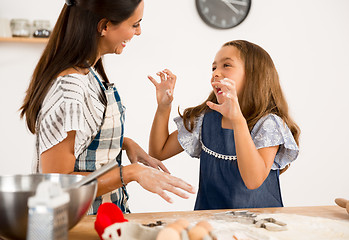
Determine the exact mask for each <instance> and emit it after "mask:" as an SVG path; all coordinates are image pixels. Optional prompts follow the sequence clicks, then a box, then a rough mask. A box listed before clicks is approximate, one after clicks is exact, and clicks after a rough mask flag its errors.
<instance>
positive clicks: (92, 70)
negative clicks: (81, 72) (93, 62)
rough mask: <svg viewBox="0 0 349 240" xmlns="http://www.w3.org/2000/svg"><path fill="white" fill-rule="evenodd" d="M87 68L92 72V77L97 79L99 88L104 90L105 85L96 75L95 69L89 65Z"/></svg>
mask: <svg viewBox="0 0 349 240" xmlns="http://www.w3.org/2000/svg"><path fill="white" fill-rule="evenodd" d="M89 70H90V72H91V73H92V75H93V76H94V78H95V79H96V80H97V82H98V83H99V85H100V86H101V88H102V89H103V90H104V91H105V90H106V89H105V87H104V85H103V83H102V81H101V80H100V79H99V77H98V76H97V74H96V72H95V70H94V69H93V68H92V67H89Z"/></svg>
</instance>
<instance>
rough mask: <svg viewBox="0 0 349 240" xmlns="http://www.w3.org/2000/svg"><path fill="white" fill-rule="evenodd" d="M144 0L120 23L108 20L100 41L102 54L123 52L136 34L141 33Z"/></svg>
mask: <svg viewBox="0 0 349 240" xmlns="http://www.w3.org/2000/svg"><path fill="white" fill-rule="evenodd" d="M143 9H144V1H141V2H140V3H139V5H138V6H137V8H136V9H135V11H134V13H133V14H132V15H131V17H129V18H128V19H126V20H125V21H123V22H121V23H120V24H118V25H113V24H112V23H111V22H108V23H107V25H106V28H105V29H103V30H102V32H101V35H102V37H101V40H100V43H99V49H100V55H104V54H107V53H115V54H121V53H122V51H123V49H124V48H125V47H126V44H127V43H128V42H129V41H131V39H132V38H133V36H134V35H137V36H138V35H140V34H141V26H140V22H141V20H142V17H143Z"/></svg>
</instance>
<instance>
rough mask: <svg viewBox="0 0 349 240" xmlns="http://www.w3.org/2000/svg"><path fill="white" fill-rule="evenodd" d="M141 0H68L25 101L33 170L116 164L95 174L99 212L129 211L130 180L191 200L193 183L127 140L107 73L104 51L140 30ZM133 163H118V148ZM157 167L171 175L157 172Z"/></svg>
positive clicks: (117, 50) (116, 49)
mask: <svg viewBox="0 0 349 240" xmlns="http://www.w3.org/2000/svg"><path fill="white" fill-rule="evenodd" d="M143 8H144V2H143V1H142V0H118V1H115V0H69V1H68V0H66V4H65V5H64V7H63V9H62V11H61V14H60V16H59V18H58V20H57V23H56V25H55V27H54V29H53V31H52V34H51V37H50V40H49V42H48V44H47V47H46V49H45V50H44V52H43V55H42V57H41V59H40V61H39V63H38V64H37V66H36V69H35V71H34V74H33V77H32V80H31V82H30V85H29V88H28V90H27V93H26V97H25V99H24V103H23V105H22V107H21V117H24V116H25V117H26V122H27V125H28V128H29V130H30V131H31V132H32V133H33V134H36V152H37V159H36V161H35V162H34V171H35V172H43V173H54V172H56V173H63V174H81V175H87V174H89V173H90V172H92V171H94V170H96V169H98V168H100V167H101V166H103V165H104V164H106V163H108V162H110V161H115V160H116V161H118V163H119V166H120V167H119V168H116V169H113V170H112V171H110V172H108V173H107V174H105V175H104V176H102V177H101V178H99V179H98V191H97V196H98V197H97V198H96V201H95V202H94V204H93V207H92V208H91V210H90V212H89V213H90V214H96V212H97V209H98V206H99V205H100V204H101V203H103V202H108V201H109V202H110V201H112V202H114V203H115V204H117V205H118V206H119V207H120V208H121V210H122V211H123V212H129V209H128V204H127V198H128V196H127V193H126V189H125V185H126V184H127V183H129V182H131V181H137V182H138V183H139V184H140V185H141V186H142V187H143V188H145V189H146V190H148V191H150V192H153V193H157V194H159V195H160V196H161V197H162V198H164V199H165V200H166V201H168V202H172V200H171V199H170V198H169V196H168V195H167V194H166V193H165V192H164V190H167V191H170V192H172V193H175V194H177V195H178V196H180V197H183V198H187V195H186V194H185V193H184V192H182V191H181V190H180V189H183V190H185V191H187V192H191V193H193V192H194V190H193V187H192V186H190V185H189V184H187V183H185V182H184V181H182V180H180V179H178V178H176V177H173V176H171V175H169V174H168V171H167V169H166V168H165V167H164V165H162V164H161V162H160V161H158V160H156V159H154V158H151V157H150V156H149V155H148V154H146V153H145V152H144V151H143V150H142V149H141V148H140V147H139V146H138V145H137V143H135V142H134V141H132V140H131V139H129V138H126V137H125V138H124V137H123V133H124V127H123V122H124V107H123V105H122V104H121V100H120V96H119V94H118V92H117V90H116V88H115V87H114V86H113V84H111V83H110V82H109V80H108V77H107V75H106V73H105V72H104V68H103V63H102V58H101V57H102V56H103V55H105V54H108V53H114V54H121V53H122V51H123V49H124V47H125V46H126V44H127V42H129V41H130V40H131V39H132V37H133V36H134V35H137V36H138V35H140V34H141V28H140V22H141V20H142V16H143ZM122 149H124V150H126V153H127V155H128V157H129V159H130V161H131V162H132V163H137V162H142V163H144V164H146V165H150V166H152V167H154V168H156V169H154V168H150V167H146V166H143V165H139V164H131V165H128V166H125V167H122V165H121V150H122ZM158 167H160V168H161V169H163V170H164V171H166V172H167V173H164V172H161V171H158V169H157V168H158Z"/></svg>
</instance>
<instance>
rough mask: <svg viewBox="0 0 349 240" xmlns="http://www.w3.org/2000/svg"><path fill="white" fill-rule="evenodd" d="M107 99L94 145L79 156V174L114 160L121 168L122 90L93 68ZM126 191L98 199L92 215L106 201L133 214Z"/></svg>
mask: <svg viewBox="0 0 349 240" xmlns="http://www.w3.org/2000/svg"><path fill="white" fill-rule="evenodd" d="M90 72H91V73H92V74H93V76H94V77H95V79H96V80H97V81H98V83H99V85H100V86H101V88H102V89H103V91H104V93H105V96H106V98H107V107H106V110H105V113H104V119H103V122H102V125H101V128H100V131H99V132H98V133H97V135H96V137H95V138H94V139H93V141H92V142H91V144H90V145H89V146H88V147H87V148H86V149H85V150H84V151H83V152H82V153H81V154H80V155H79V156H78V158H77V159H76V162H75V167H74V171H75V172H93V171H95V170H97V169H99V168H100V167H102V166H103V165H104V164H107V163H108V162H110V161H117V162H118V164H119V166H120V165H121V149H122V143H123V135H124V121H125V107H124V106H123V105H122V103H121V99H120V96H119V93H118V91H117V90H116V88H115V87H114V85H113V84H112V83H107V88H106V87H105V86H104V85H103V83H102V82H101V80H100V79H99V77H98V76H97V74H96V73H95V71H94V70H93V69H92V68H90ZM127 200H128V194H127V191H126V188H124V187H122V188H118V189H116V190H114V191H112V192H110V193H107V194H104V195H103V196H99V197H97V198H96V199H95V201H94V203H93V204H92V206H91V208H90V210H89V212H88V214H96V213H97V210H98V207H99V206H100V205H101V204H102V203H104V202H113V203H114V204H116V205H117V206H118V207H119V208H120V209H121V210H122V211H123V212H124V213H126V212H130V210H129V207H128V202H127Z"/></svg>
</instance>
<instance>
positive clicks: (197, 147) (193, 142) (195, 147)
mask: <svg viewBox="0 0 349 240" xmlns="http://www.w3.org/2000/svg"><path fill="white" fill-rule="evenodd" d="M203 118H204V114H202V115H200V116H199V117H198V118H196V119H195V127H194V129H193V132H189V131H188V130H187V129H186V128H185V127H184V123H183V119H182V118H181V117H180V116H178V117H176V118H174V119H173V121H174V122H175V123H176V125H177V129H178V142H179V144H180V145H181V146H182V148H183V149H184V151H186V152H187V153H188V154H189V155H190V156H191V157H195V158H200V153H201V141H200V139H201V126H202V120H203Z"/></svg>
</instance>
